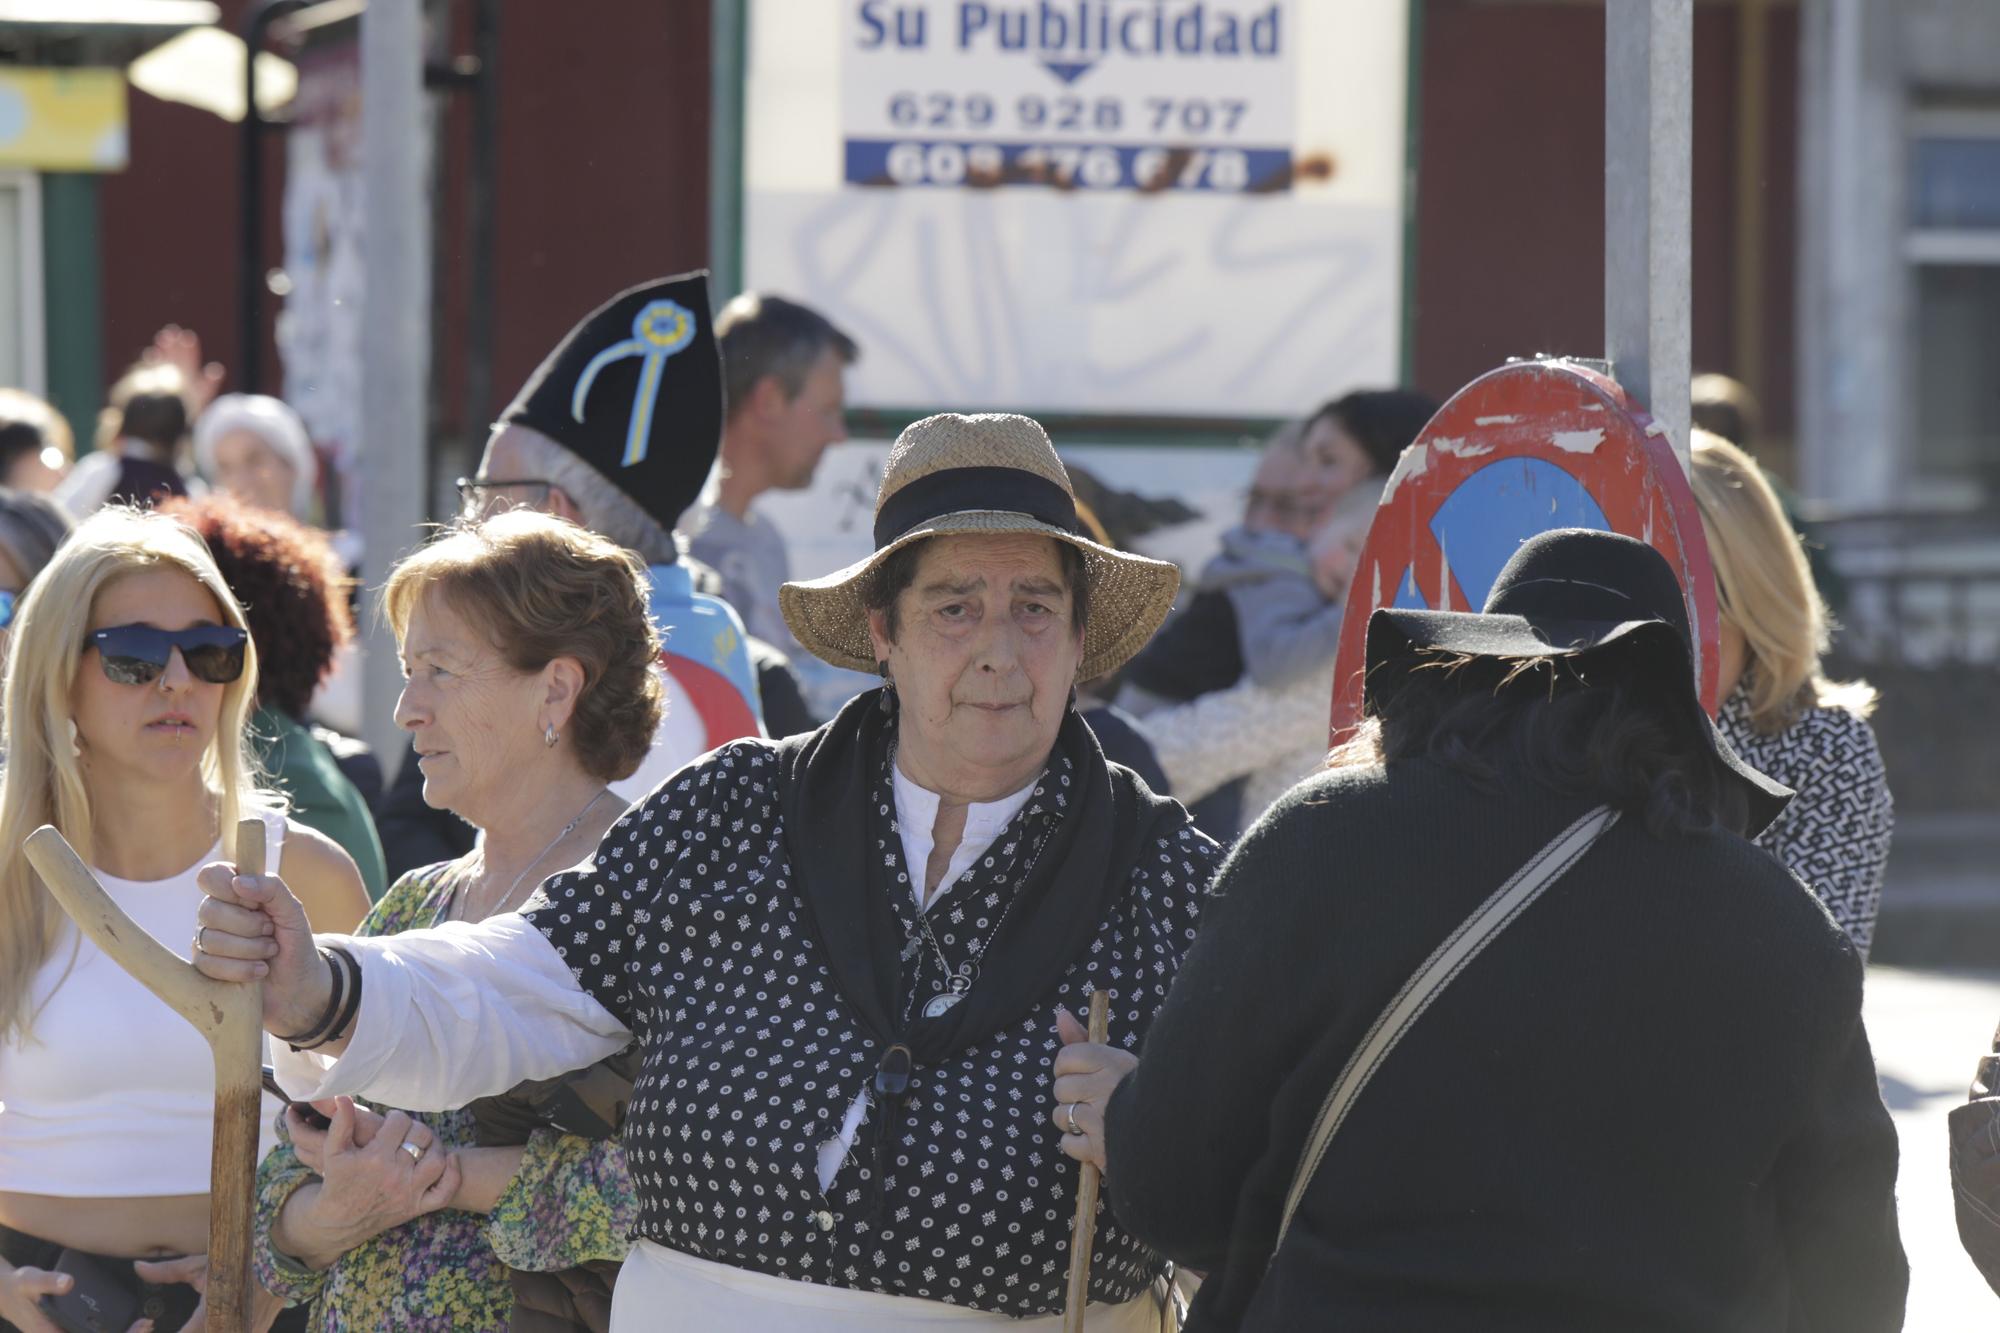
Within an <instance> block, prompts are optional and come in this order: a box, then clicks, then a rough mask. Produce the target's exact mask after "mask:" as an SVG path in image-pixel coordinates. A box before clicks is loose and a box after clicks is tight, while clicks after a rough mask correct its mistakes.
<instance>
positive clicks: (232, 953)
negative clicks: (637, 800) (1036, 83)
mask: <svg viewBox="0 0 2000 1333" xmlns="http://www.w3.org/2000/svg"><path fill="white" fill-rule="evenodd" d="M875 543H876V550H875V552H874V554H873V555H871V556H870V557H869V558H868V559H867V560H864V561H862V562H860V563H858V564H856V565H854V566H852V567H850V568H848V569H845V570H842V571H840V572H838V573H836V574H833V575H830V576H828V577H826V578H823V579H818V580H815V581H812V582H810V583H801V584H789V585H787V586H786V588H785V589H784V593H783V598H782V604H783V608H784V612H785V616H786V619H787V621H788V622H789V623H790V625H791V627H792V629H793V632H794V633H796V634H797V636H798V638H799V641H800V642H801V643H803V644H805V645H806V646H807V647H808V648H810V649H812V651H814V652H815V653H818V654H819V655H820V656H821V657H823V658H825V659H826V660H828V661H830V662H833V663H834V664H836V665H839V666H858V667H865V668H867V669H870V670H880V671H881V673H882V675H883V677H884V679H885V683H884V685H883V687H882V688H881V689H879V690H875V691H871V692H869V693H867V694H864V695H862V696H861V697H860V698H859V699H857V700H855V701H854V702H853V703H851V704H850V705H849V706H848V707H847V708H845V709H844V710H842V712H841V713H840V715H839V716H838V717H836V718H835V719H834V720H833V721H832V722H830V723H828V724H827V725H826V726H824V727H822V728H820V729H819V730H818V731H815V732H810V733H807V734H805V735H803V736H797V737H792V738H790V739H788V740H785V741H782V742H771V741H766V740H761V739H757V740H743V741H737V742H733V743H731V744H728V745H725V746H723V747H722V748H720V749H719V750H716V751H715V752H713V753H712V754H709V755H707V756H705V757H704V758H702V759H700V760H697V761H696V762H695V763H693V764H691V765H690V766H689V767H687V768H685V769H683V770H682V771H681V772H680V773H679V774H677V775H676V776H675V777H673V778H671V779H669V780H668V781H667V782H666V783H665V784H663V785H662V786H661V787H659V788H658V789H657V790H656V791H655V792H654V793H653V795H652V796H651V797H649V798H648V799H647V800H646V801H644V802H643V803H641V804H640V805H639V806H637V807H635V808H634V809H633V810H632V811H631V812H630V813H629V814H627V815H626V816H625V817H624V818H623V819H622V820H621V821H620V822H619V823H618V824H617V825H616V826H614V827H613V828H612V830H611V831H610V833H609V834H608V835H607V836H606V837H605V840H604V842H603V844H602V845H601V846H600V848H599V849H598V852H597V855H596V858H595V860H594V861H593V862H592V863H591V864H589V865H588V866H586V867H584V868H581V869H578V870H575V871H572V872H570V873H567V874H563V875H558V876H556V877H555V878H553V879H551V880H549V881H548V882H547V883H545V884H544V885H543V886H542V888H541V890H540V891H539V892H538V893H537V894H536V896H535V897H533V898H531V899H530V900H529V902H528V905H527V906H526V907H525V908H524V909H523V911H522V913H521V914H520V915H519V916H507V917H493V918H489V919H487V920H486V921H484V922H481V923H479V924H477V925H471V926H468V925H463V924H456V925H451V926H447V927H444V928H442V929H439V930H418V931H409V932H405V933H403V934H400V935H396V936H393V937H388V938H377V939H365V940H364V939H356V940H344V941H342V944H343V946H344V947H345V948H346V949H347V950H349V951H351V953H352V954H353V955H354V956H355V957H356V958H358V959H359V964H358V967H357V968H355V969H352V971H353V975H352V976H350V975H348V972H349V970H350V969H347V968H346V966H345V964H344V961H343V960H341V958H340V956H339V955H333V956H331V957H329V956H327V955H326V954H324V953H322V952H321V951H319V950H317V949H315V947H314V944H313V941H312V938H311V936H310V935H308V934H307V933H306V932H305V930H304V926H303V923H302V921H301V920H300V918H299V916H298V912H297V908H296V906H295V905H294V904H293V903H292V902H291V900H290V897H289V895H288V894H287V893H286V892H285V891H284V889H283V886H282V885H281V884H279V883H278V882H277V881H275V880H269V879H266V880H259V881H248V880H234V881H232V878H231V876H230V873H229V870H228V868H227V867H211V868H210V869H209V870H208V871H205V872H204V875H205V876H206V878H205V879H204V885H205V887H206V888H207V889H208V891H209V892H210V893H212V894H214V895H216V896H215V897H213V898H212V899H211V900H210V901H209V902H208V903H207V904H206V905H205V906H204V908H203V913H204V915H203V918H202V919H203V922H204V923H205V924H206V925H208V926H209V927H210V929H209V931H208V934H207V936H206V937H205V945H204V947H205V949H206V950H207V952H206V953H205V954H204V955H203V958H204V960H205V961H206V965H207V968H208V970H209V974H210V975H212V976H220V977H224V978H240V977H242V976H244V975H246V974H249V973H250V972H252V971H253V970H254V968H255V966H258V965H262V966H265V967H266V968H267V970H268V974H269V975H268V979H267V980H266V982H265V987H264V995H265V1014H266V1021H267V1022H268V1023H269V1025H270V1026H271V1027H273V1028H274V1029H276V1030H278V1031H281V1032H288V1033H306V1032H314V1033H316V1035H314V1037H313V1039H312V1040H313V1044H316V1045H319V1046H320V1047H321V1049H323V1050H325V1051H342V1052H344V1053H343V1055H342V1057H341V1059H340V1060H339V1062H338V1063H337V1064H334V1065H333V1066H332V1067H331V1069H330V1070H328V1069H325V1068H323V1067H321V1066H319V1065H318V1064H317V1063H314V1062H311V1060H310V1057H298V1056H291V1055H282V1056H281V1057H280V1065H281V1068H280V1071H279V1073H280V1077H281V1078H282V1079H284V1080H285V1081H286V1082H287V1083H289V1084H290V1085H291V1088H292V1090H293V1091H294V1092H295V1093H300V1094H306V1093H309V1094H311V1095H312V1096H315V1097H324V1096H327V1095H330V1094H332V1093H334V1092H363V1091H365V1092H367V1093H368V1094H370V1095H371V1096H373V1097H376V1098H379V1099H381V1100H384V1101H387V1102H389V1103H390V1104H392V1105H397V1106H406V1107H415V1108H434V1107H445V1106H455V1105H459V1104H462V1103H463V1102H465V1101H467V1100H470V1099H471V1098H474V1097H477V1096H481V1095H484V1094H489V1093H495V1092H499V1091H502V1090H504V1089H506V1088H509V1087H511V1086H513V1085H514V1084H515V1083H517V1082H519V1081H520V1080H523V1079H534V1078H547V1077H549V1076H551V1075H554V1074H557V1073H560V1072H561V1071H564V1070H567V1069H571V1068H575V1067H578V1066H582V1065H587V1064H590V1063H593V1062H595V1061H597V1060H600V1059H602V1058H603V1057H605V1056H607V1055H610V1054H611V1053H613V1052H616V1051H618V1050H620V1049H622V1048H624V1047H625V1046H626V1045H627V1044H628V1043H629V1042H631V1041H633V1040H634V1039H636V1040H637V1041H638V1043H639V1047H640V1052H641V1060H642V1069H641V1072H640V1073H639V1075H638V1077H637V1079H636V1081H635V1083H634V1086H633V1089H632V1098H631V1102H630V1110H629V1114H628V1116H627V1119H626V1121H625V1125H624V1132H623V1142H624V1144H625V1147H626V1153H627V1159H628V1162H629V1165H630V1169H631V1174H632V1180H633V1183H634V1186H635V1188H636V1190H637V1193H638V1196H639V1223H638V1228H637V1230H638V1238H637V1244H636V1246H635V1248H634V1250H633V1252H632V1255H631V1256H630V1258H628V1259H627V1260H626V1263H625V1266H624V1268H623V1270H622V1272H621V1274H620V1276H619V1278H618V1285H617V1293H616V1297H615V1303H614V1305H613V1309H612V1316H611V1322H612V1327H613V1329H615V1330H616V1329H639V1328H645V1329H662V1330H676V1329H690V1330H695V1329H699V1330H703V1331H704V1333H707V1331H708V1330H736V1329H742V1330H757V1333H787V1331H789V1330H807V1329H810V1330H814V1331H815V1333H841V1331H842V1330H852V1333H861V1331H862V1330H868V1331H869V1333H874V1331H876V1330H911V1331H914V1330H946V1329H956V1328H959V1327H961V1326H965V1325H989V1324H990V1325H996V1326H997V1325H1000V1324H1003V1323H1004V1324H1006V1325H1007V1326H1009V1327H1020V1328H1024V1329H1029V1330H1042V1329H1053V1328H1055V1327H1056V1326H1057V1324H1058V1323H1059V1322H1060V1316H1061V1311H1062V1308H1063V1302H1064V1277H1065V1270H1066V1268H1067V1265H1068V1259H1069V1247H1070V1221H1071V1216H1072V1213H1073V1208H1074V1197H1075V1196H1074V1190H1075V1184H1076V1179H1077V1174H1076V1169H1075V1167H1074V1166H1073V1165H1072V1164H1071V1163H1070V1162H1069V1161H1068V1159H1067V1158H1065V1157H1064V1155H1063V1154H1062V1152H1061V1151H1060V1147H1059V1143H1060V1135H1061V1132H1062V1130H1061V1129H1059V1128H1057V1127H1052V1126H1051V1125H1050V1124H1049V1123H1048V1121H1047V1119H1046V1118H1045V1116H1044V1115H1043V1100H1042V1099H1043V1096H1044V1094H1045V1092H1046V1088H1047V1070H1048V1061H1049V1057H1050V1055H1051V1053H1052V1052H1053V1051H1054V1049H1055V1048H1056V1046H1057V1045H1058V1044H1059V1042H1060V1041H1061V1040H1063V1039H1080V1038H1081V1036H1082V1034H1081V1032H1079V1031H1078V1030H1077V1029H1076V1027H1075V1020H1074V1019H1073V1018H1070V1017H1068V1016H1067V1014H1065V1012H1064V1011H1066V1010H1067V1011H1069V1012H1070V1013H1074V1012H1076V1011H1078V1009H1079V1006H1081V1005H1082V1004H1084V1003H1085V1002H1086V1001H1087V999H1088V997H1089V995H1090V993H1091V992H1092V991H1093V990H1097V989H1102V990H1108V991H1110V992H1112V994H1113V997H1114V999H1113V1004H1112V1016H1111V1031H1112V1033H1113V1036H1114V1039H1115V1040H1116V1041H1117V1042H1118V1043H1119V1044H1120V1045H1121V1046H1123V1047H1125V1048H1128V1049H1137V1048H1138V1045H1139V1043H1140V1041H1141V1040H1142V1039H1143V1038H1144V1036H1145V1033H1146V1030H1147V1028H1148V1026H1149V1025H1150V1024H1151V1021H1152V1016H1153V1013H1154V1011H1155V1010H1156V1009H1157V1008H1158V1007H1159V1005H1160V1003H1161V1001H1162V1000H1163V999H1164V998H1165V995H1166V991H1167V988H1168V986H1169V985H1171V983H1172V981H1173V977H1174V974H1175V972H1176V971H1178V969H1179V967H1180V960H1181V957H1182V955H1183V954H1184V953H1185V952H1186V950H1187V949H1188V947H1189V945H1190V944H1191V943H1192V941H1193V939H1194V935H1195V929H1196V926H1197V923H1198V921H1199V918H1200V914H1201V911H1202V909H1203V905H1204V903H1205V902H1206V897H1205V895H1206V892H1207V888H1208V883H1209V880H1210V878H1211V877H1212V875H1213V872H1214V870H1215V866H1216V863H1217V861H1218V860H1219V859H1220V853H1219V850H1218V849H1217V848H1216V846H1215V844H1214V843H1213V842H1211V841H1210V840H1209V839H1207V838H1205V837H1203V836H1202V835H1201V834H1200V833H1198V832H1196V831H1195V830H1194V828H1193V826H1192V825H1191V824H1190V822H1189V820H1188V817H1187V812H1186V811H1185V810H1183V809H1181V807H1180V806H1178V805H1176V804H1174V803H1173V802H1171V801H1167V800H1163V799H1161V798H1159V797H1157V796H1155V795H1153V794H1152V793H1151V792H1150V791H1148V790H1147V789H1146V787H1145V785H1144V784H1143V783H1141V782H1140V781H1139V780H1138V779H1137V778H1136V777H1134V776H1133V775H1132V774H1131V773H1130V772H1129V771H1128V770H1125V769H1122V768H1120V767H1118V766H1117V765H1115V764H1109V763H1107V762H1106V761H1105V759H1104V756H1103V752H1102V750H1101V749H1100V748H1099V747H1098V745H1097V742H1096V740H1095V739H1094V738H1093V737H1092V735H1091V733H1090V731H1089V729H1088V728H1087V727H1086V726H1085V725H1084V723H1083V721H1082V719H1081V718H1080V717H1079V716H1078V715H1077V712H1076V710H1075V707H1074V694H1073V687H1074V685H1075V683H1076V682H1077V681H1079V680H1086V679H1089V678H1091V677H1093V676H1097V675H1100V674H1103V673H1105V672H1108V671H1111V670H1113V669H1115V668H1116V667H1117V666H1118V665H1119V664H1120V663H1122V662H1123V661H1125V660H1126V659H1127V658H1128V657H1130V656H1131V654H1132V653H1133V652H1135V651H1137V649H1138V648H1139V646H1140V645H1141V644H1143V643H1144V642H1145V640H1146V638H1147V637H1148V636H1149V635H1150V634H1151V633H1152V632H1153V630H1154V629H1156V628H1157V627H1158V626H1159V623H1160V621H1161V619H1162V618H1163V617H1164V616H1165V615H1166V612H1167V608H1168V607H1169V605H1170V604H1171V603H1172V601H1173V597H1174V592H1175V589H1176V587H1177V586H1178V575H1177V573H1176V571H1175V570H1174V568H1173V566H1171V565H1167V564H1164V563H1162V562H1159V561H1155V560H1147V559H1144V558H1143V557H1139V556H1134V555H1129V554H1126V553H1123V552H1119V551H1114V550H1110V549H1108V548H1106V547H1103V546H1100V545H1098V544H1097V543H1095V542H1092V541H1090V540H1089V539H1087V538H1085V537H1083V536H1080V535H1079V529H1078V526H1077V519H1076V512H1075V501H1074V498H1073V496H1072V493H1071V491H1070V486H1069V479H1068V476H1067V474H1066V473H1065V472H1064V471H1063V467H1062V464H1061V463H1060V462H1059V461H1058V460H1057V458H1056V454H1055V450H1054V449H1053V447H1051V445H1050V443H1049V440H1048V437H1047V435H1046V434H1044V433H1043V431H1042V428H1041V427H1040V426H1039V425H1037V424H1036V423H1035V422H1033V421H1031V420H1029V419H1028V418H1026V417H1019V416H998V415H995V416H977V417H965V416H950V415H947V416H938V417H931V418H928V419H926V420H924V421H920V422H917V423H916V424H915V425H913V426H911V427H910V428H909V429H908V430H906V431H904V432H903V434H902V437H901V438H900V439H899V440H898V441H897V443H896V446H895V448H894V450H893V451H892V452H891V454H890V456H889V462H888V466H887V469H886V472H885V474H884V477H883V481H882V489H881V494H880V497H879V499H878V500H877V503H876V511H875ZM267 922H269V923H270V924H271V926H272V928H273V930H274V934H272V935H270V936H266V935H265V934H264V930H265V925H266V923H267ZM334 969H340V970H339V971H338V972H336V971H335V970H334ZM335 976H340V977H342V978H343V980H344V982H345V983H347V984H353V983H356V982H358V983H359V984H360V985H361V987H362V990H361V999H360V1001H359V1003H358V1005H356V1004H354V1003H353V1002H352V1001H351V1000H342V998H341V991H340V990H339V989H337V988H336V986H335V982H334V977H335ZM349 994H351V992H349ZM330 1004H331V1007H329V1006H330ZM353 1011H358V1017H356V1016H355V1014H354V1012H353ZM1059 1024H1060V1026H1059ZM315 1025H317V1027H316V1028H315ZM350 1029H351V1036H350ZM329 1032H330V1033H331V1034H332V1037H331V1039H323V1034H325V1033H329ZM1073 1127H1074V1125H1073V1124H1072V1125H1070V1126H1065V1127H1064V1128H1073ZM1159 1267H1160V1261H1159V1259H1158V1257H1157V1256H1155V1255H1154V1254H1152V1253H1151V1252H1150V1251H1149V1250H1147V1248H1146V1247H1145V1246H1144V1245H1142V1244H1141V1243H1140V1242H1138V1241H1137V1240H1135V1239H1133V1238H1132V1236H1131V1235H1130V1234H1129V1233H1128V1232H1126V1231H1125V1230H1124V1229H1123V1228H1122V1227H1120V1226H1118V1225H1117V1224H1116V1223H1115V1222H1113V1221H1112V1220H1111V1219H1110V1218H1109V1217H1108V1215H1107V1217H1106V1218H1105V1219H1103V1221H1102V1223H1101V1225H1100V1226H1099V1228H1098V1232H1097V1240H1096V1252H1095V1263H1094V1265H1093V1268H1092V1284H1091V1289H1090V1295H1091V1307H1090V1319H1089V1323H1088V1327H1090V1328H1092V1329H1095V1330H1128V1329H1129V1330H1137V1329H1147V1330H1150V1329H1152V1328H1154V1327H1156V1324H1157V1319H1156V1315H1155V1312H1154V1309H1153V1307H1152V1301H1151V1297H1150V1288H1151V1285H1152V1282H1153V1279H1154V1277H1155V1275H1156V1270H1157V1269H1158V1268H1159ZM1017 1321H1018V1322H1017Z"/></svg>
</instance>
